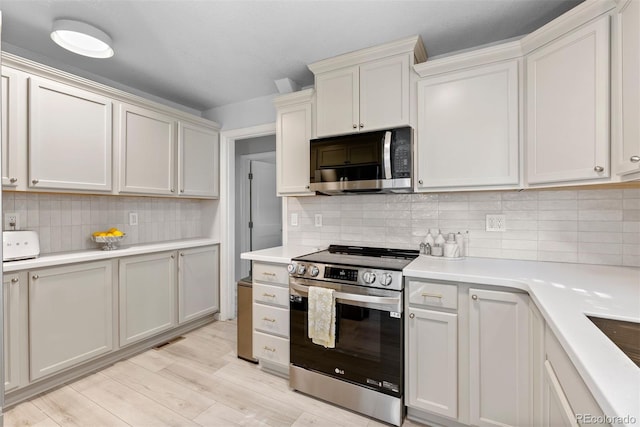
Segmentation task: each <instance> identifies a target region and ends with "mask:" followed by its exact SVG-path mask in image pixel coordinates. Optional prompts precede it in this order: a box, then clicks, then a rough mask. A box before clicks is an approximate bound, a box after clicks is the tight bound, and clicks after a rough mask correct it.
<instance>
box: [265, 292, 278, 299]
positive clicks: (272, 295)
mask: <svg viewBox="0 0 640 427" xmlns="http://www.w3.org/2000/svg"><path fill="white" fill-rule="evenodd" d="M262 296H263V297H266V298H275V297H276V294H268V293H266V292H265V293H264V294H262Z"/></svg>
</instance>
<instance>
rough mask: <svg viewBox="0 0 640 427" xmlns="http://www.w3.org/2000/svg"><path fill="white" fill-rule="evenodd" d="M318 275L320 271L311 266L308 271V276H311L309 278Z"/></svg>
mask: <svg viewBox="0 0 640 427" xmlns="http://www.w3.org/2000/svg"><path fill="white" fill-rule="evenodd" d="M318 273H320V269H319V268H318V267H316V266H315V265H312V266H311V269H310V271H309V274H310V275H311V277H316V276H317V275H318Z"/></svg>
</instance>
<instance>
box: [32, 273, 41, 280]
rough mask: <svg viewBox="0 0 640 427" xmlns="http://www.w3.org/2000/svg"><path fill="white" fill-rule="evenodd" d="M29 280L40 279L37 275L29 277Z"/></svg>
mask: <svg viewBox="0 0 640 427" xmlns="http://www.w3.org/2000/svg"><path fill="white" fill-rule="evenodd" d="M31 278H32V279H33V280H37V279H38V278H40V276H38V275H37V274H34V275H33V276H31Z"/></svg>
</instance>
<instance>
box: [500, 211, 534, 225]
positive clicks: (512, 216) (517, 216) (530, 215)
mask: <svg viewBox="0 0 640 427" xmlns="http://www.w3.org/2000/svg"><path fill="white" fill-rule="evenodd" d="M502 213H503V214H504V215H505V216H506V218H507V227H508V226H509V222H511V221H512V220H529V221H530V220H537V219H538V217H539V215H538V211H504V212H502Z"/></svg>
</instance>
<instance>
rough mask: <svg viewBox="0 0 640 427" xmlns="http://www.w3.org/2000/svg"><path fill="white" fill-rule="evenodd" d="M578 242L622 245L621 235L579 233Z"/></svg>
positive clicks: (603, 232)
mask: <svg viewBox="0 0 640 427" xmlns="http://www.w3.org/2000/svg"><path fill="white" fill-rule="evenodd" d="M578 241H579V242H586V243H622V233H611V232H605V231H597V232H589V231H581V232H579V233H578Z"/></svg>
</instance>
